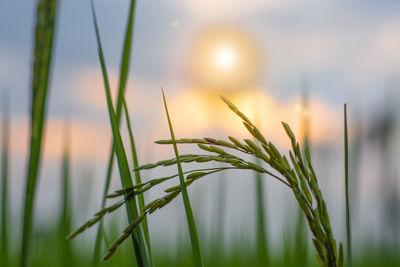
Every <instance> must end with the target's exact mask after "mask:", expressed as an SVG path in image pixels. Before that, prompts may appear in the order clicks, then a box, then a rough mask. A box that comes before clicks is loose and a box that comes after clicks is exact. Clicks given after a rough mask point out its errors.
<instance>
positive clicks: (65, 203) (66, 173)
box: [60, 122, 74, 267]
mask: <svg viewBox="0 0 400 267" xmlns="http://www.w3.org/2000/svg"><path fill="white" fill-rule="evenodd" d="M70 155H71V152H70V128H69V123H68V122H65V129H64V148H63V154H62V167H61V179H62V182H61V216H60V246H61V251H60V252H61V255H62V264H63V266H65V267H67V266H73V265H74V264H73V258H72V253H71V245H70V243H69V242H67V241H66V240H65V237H66V236H67V235H68V234H69V232H70V231H71V207H70V158H71V156H70Z"/></svg>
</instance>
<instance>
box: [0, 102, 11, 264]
mask: <svg viewBox="0 0 400 267" xmlns="http://www.w3.org/2000/svg"><path fill="white" fill-rule="evenodd" d="M2 117H3V118H2V126H1V215H0V216H1V221H0V224H1V232H0V236H1V241H0V250H1V251H0V256H1V259H2V260H1V261H2V262H3V263H4V265H5V266H7V265H8V254H9V246H8V242H9V239H8V218H9V217H10V210H9V207H8V192H9V188H8V176H9V173H8V172H9V171H8V166H9V158H10V154H9V151H10V149H9V146H10V107H9V98H8V96H7V95H5V96H4V102H3V116H2Z"/></svg>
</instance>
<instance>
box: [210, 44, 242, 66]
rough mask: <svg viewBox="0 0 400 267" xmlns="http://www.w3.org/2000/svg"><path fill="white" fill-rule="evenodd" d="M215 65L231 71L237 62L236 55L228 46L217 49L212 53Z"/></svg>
mask: <svg viewBox="0 0 400 267" xmlns="http://www.w3.org/2000/svg"><path fill="white" fill-rule="evenodd" d="M214 61H215V64H217V66H218V67H219V68H221V69H231V68H232V67H234V65H235V64H236V62H237V54H236V51H234V50H233V49H232V48H231V47H229V46H221V47H218V48H217V49H216V50H215V52H214Z"/></svg>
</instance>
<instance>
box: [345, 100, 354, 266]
mask: <svg viewBox="0 0 400 267" xmlns="http://www.w3.org/2000/svg"><path fill="white" fill-rule="evenodd" d="M344 182H345V191H346V241H347V266H348V267H351V266H352V247H351V246H352V245H351V218H350V198H349V137H348V128H347V104H344Z"/></svg>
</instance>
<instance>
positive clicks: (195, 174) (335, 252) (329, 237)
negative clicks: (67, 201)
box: [76, 97, 343, 267]
mask: <svg viewBox="0 0 400 267" xmlns="http://www.w3.org/2000/svg"><path fill="white" fill-rule="evenodd" d="M222 100H223V101H224V102H225V103H226V104H227V105H228V107H229V108H230V109H231V110H232V111H233V112H235V113H236V114H237V115H238V116H239V117H240V118H241V119H242V120H243V124H244V126H245V127H246V128H247V130H248V131H249V132H250V134H251V135H252V136H253V137H254V138H255V139H256V140H257V141H258V142H259V144H257V143H255V142H253V141H252V140H250V139H244V142H241V141H239V140H238V139H236V138H234V137H231V136H229V137H228V140H229V141H228V140H217V139H213V138H203V139H198V138H194V139H193V138H183V139H178V140H174V138H172V139H170V140H160V141H157V142H156V143H158V144H172V145H174V146H175V145H176V144H197V145H198V147H199V148H200V149H201V150H203V151H206V152H208V153H206V154H183V155H177V157H175V158H172V159H168V160H162V161H159V162H157V163H154V164H145V165H142V166H140V167H139V169H140V170H142V169H151V168H155V167H158V166H170V165H174V164H177V163H178V161H179V162H181V163H188V162H198V163H204V162H220V163H224V164H225V165H226V166H225V167H216V168H203V169H196V170H191V171H186V172H181V171H180V173H182V174H186V181H185V186H186V187H188V186H190V185H191V184H193V182H195V181H197V180H198V179H200V178H202V177H204V176H207V175H209V174H212V173H217V172H220V171H224V170H227V169H236V170H252V171H256V172H259V173H262V174H267V175H269V176H272V177H273V178H275V179H277V180H278V181H280V182H281V183H282V184H284V185H285V186H287V187H288V188H289V189H290V190H291V191H292V193H293V194H294V196H295V198H296V200H297V202H298V204H299V206H300V208H301V210H302V211H303V213H304V215H305V217H306V219H307V222H308V225H309V228H310V230H311V232H312V234H313V238H312V240H313V244H314V247H315V249H316V258H317V261H318V263H319V265H320V266H329V267H332V266H333V267H336V266H343V247H342V244H339V247H337V245H336V241H335V239H334V236H333V233H332V229H331V224H330V219H329V215H328V211H327V207H326V204H325V201H324V199H323V196H322V193H321V191H320V189H319V187H318V180H317V176H316V174H315V171H314V168H313V166H312V163H311V157H310V152H309V150H308V148H305V156H304V157H303V155H302V152H301V149H300V145H299V143H298V142H297V140H296V138H295V136H294V134H293V132H292V130H291V129H290V127H289V125H288V124H286V123H283V127H284V129H285V131H286V133H287V135H288V136H289V138H290V141H291V145H292V149H291V150H290V151H289V159H288V157H287V156H286V155H282V154H281V153H280V152H279V150H278V149H277V148H276V146H275V145H274V144H273V143H271V142H269V141H267V139H266V138H265V137H264V136H263V135H262V134H261V132H260V131H259V130H258V128H257V127H255V126H254V124H253V123H252V122H251V121H250V120H249V119H248V118H247V117H246V115H245V114H243V113H242V112H241V111H240V110H239V109H238V108H237V107H236V106H235V105H234V104H233V103H232V102H230V101H229V100H228V99H226V98H225V97H222ZM229 150H234V151H236V152H241V153H243V154H244V155H251V156H254V157H257V158H259V159H261V160H262V161H264V162H265V163H266V164H267V165H269V166H270V167H271V168H272V169H273V170H274V172H271V171H269V170H267V169H265V168H263V167H262V166H259V165H257V164H254V163H253V162H249V161H246V160H245V159H243V158H241V157H239V156H236V155H234V154H231V153H229V152H228V151H229ZM210 153H211V154H210ZM180 175H181V174H176V175H172V176H169V177H162V178H157V179H153V180H150V181H148V182H145V183H142V184H138V185H135V186H132V187H125V188H123V189H121V190H118V191H116V192H115V193H114V194H111V195H109V197H110V198H114V197H120V196H124V195H128V198H126V199H125V200H121V201H119V202H116V203H115V204H114V205H111V206H109V207H107V208H105V209H104V210H101V211H99V212H98V213H97V215H96V216H97V217H94V218H93V219H91V220H89V221H88V222H95V221H96V219H97V218H98V216H101V217H102V216H104V215H105V214H106V213H110V212H112V211H114V210H115V209H117V208H119V207H120V206H121V205H122V204H123V203H124V202H125V201H127V200H129V199H131V198H132V197H133V196H134V195H138V194H142V193H143V192H145V191H147V190H149V189H150V188H152V187H153V186H155V185H157V184H160V183H162V182H164V181H166V180H169V179H172V178H174V177H177V176H180ZM181 192H183V189H182V186H181V185H177V186H173V187H170V188H168V189H166V190H165V193H166V194H165V195H164V196H163V197H162V198H158V199H155V200H153V201H151V202H149V203H148V204H147V205H146V206H145V207H144V208H143V209H142V210H141V214H140V215H139V216H138V218H137V219H136V220H134V221H132V222H131V223H130V224H129V225H128V226H127V227H126V228H125V230H124V234H123V235H122V236H121V238H119V239H118V240H117V241H115V242H114V243H113V245H112V246H111V248H110V251H112V252H114V251H115V250H116V248H117V247H118V245H119V244H120V243H121V242H122V241H123V240H124V239H126V235H127V234H128V233H131V232H132V231H134V229H136V228H137V227H138V226H139V224H140V223H141V222H142V220H143V219H144V217H145V215H146V214H149V213H153V212H154V211H156V210H157V209H160V208H162V207H164V206H165V205H167V204H168V203H170V202H171V201H172V200H173V199H175V198H176V197H177V196H178V195H179V194H180V193H181ZM89 224H90V223H89ZM87 226H88V224H84V225H83V227H82V228H80V229H78V230H77V231H76V234H79V233H81V232H83V231H84V230H85V229H86V228H87ZM109 254H110V253H109ZM109 254H107V256H106V258H108V255H109Z"/></svg>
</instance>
